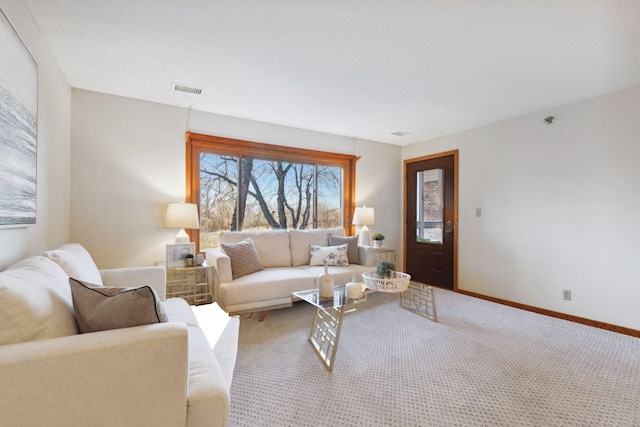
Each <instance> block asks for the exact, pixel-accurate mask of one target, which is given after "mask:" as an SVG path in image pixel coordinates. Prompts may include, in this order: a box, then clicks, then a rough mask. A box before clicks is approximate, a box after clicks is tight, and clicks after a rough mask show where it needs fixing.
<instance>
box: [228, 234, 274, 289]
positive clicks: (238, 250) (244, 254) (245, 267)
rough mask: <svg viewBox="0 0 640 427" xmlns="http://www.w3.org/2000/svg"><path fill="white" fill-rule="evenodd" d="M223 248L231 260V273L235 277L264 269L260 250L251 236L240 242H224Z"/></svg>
mask: <svg viewBox="0 0 640 427" xmlns="http://www.w3.org/2000/svg"><path fill="white" fill-rule="evenodd" d="M221 246H222V250H223V251H224V253H225V254H227V255H228V256H229V259H230V260H231V273H232V274H233V278H234V279H237V278H238V277H242V276H246V275H247V274H251V273H255V272H256V271H260V270H262V269H263V268H264V267H262V264H261V263H260V257H259V256H258V251H257V250H256V246H255V245H254V243H253V240H251V238H248V239H246V240H243V241H242V242H238V243H226V244H225V243H223V244H222V245H221Z"/></svg>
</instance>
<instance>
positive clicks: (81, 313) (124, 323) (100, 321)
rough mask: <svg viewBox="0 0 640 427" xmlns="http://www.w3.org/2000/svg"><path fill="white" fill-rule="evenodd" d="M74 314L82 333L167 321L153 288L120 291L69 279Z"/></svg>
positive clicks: (119, 289)
mask: <svg viewBox="0 0 640 427" xmlns="http://www.w3.org/2000/svg"><path fill="white" fill-rule="evenodd" d="M69 284H70V285H71V296H72V298H73V311H74V313H75V315H76V321H77V322H78V330H79V331H80V333H81V334H84V333H88V332H97V331H106V330H110V329H119V328H129V327H132V326H140V325H148V324H151V323H161V322H168V318H167V314H166V312H165V311H164V308H163V307H162V304H161V303H160V298H158V294H156V292H155V291H154V290H153V288H151V286H141V287H138V288H120V287H111V286H101V285H94V284H91V283H87V282H82V281H80V280H76V279H73V278H70V279H69Z"/></svg>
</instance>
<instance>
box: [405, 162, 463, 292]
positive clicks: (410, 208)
mask: <svg viewBox="0 0 640 427" xmlns="http://www.w3.org/2000/svg"><path fill="white" fill-rule="evenodd" d="M457 160H458V152H457V150H456V151H451V152H447V153H442V154H438V155H434V156H429V157H422V158H419V159H410V160H406V161H405V192H406V194H405V218H406V221H405V251H404V253H405V269H404V271H405V272H407V273H409V274H410V275H411V278H412V280H415V281H417V282H422V283H426V284H429V285H433V286H438V287H442V288H446V289H456V288H457V284H456V268H457V265H456V262H457V241H458V239H457V232H458V230H457V228H458V227H457V226H458V206H457V164H458V162H457Z"/></svg>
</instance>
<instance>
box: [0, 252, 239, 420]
mask: <svg viewBox="0 0 640 427" xmlns="http://www.w3.org/2000/svg"><path fill="white" fill-rule="evenodd" d="M70 276H72V277H74V278H77V279H80V280H84V281H87V282H91V283H98V284H103V285H106V286H138V285H149V286H151V287H152V288H153V289H154V290H155V291H156V293H157V295H158V297H159V299H160V300H164V297H165V271H164V268H163V267H145V268H127V269H116V270H102V271H99V270H98V269H97V267H96V266H95V263H94V262H93V260H92V259H91V256H90V255H89V253H88V252H87V251H86V250H85V249H84V248H83V247H82V246H80V245H75V244H72V245H65V246H63V247H61V248H59V249H57V250H54V251H49V252H45V253H43V254H40V255H37V256H33V257H30V258H27V259H24V260H22V261H20V262H18V263H17V264H15V265H13V266H11V267H9V268H8V269H7V270H5V271H3V272H1V273H0V425H2V426H45V425H46V426H145V427H147V426H224V425H227V423H228V418H229V388H230V385H231V379H232V375H233V368H234V365H235V358H236V352H237V340H238V327H239V320H238V318H237V317H235V318H233V317H229V316H228V315H227V314H226V313H224V312H223V311H222V310H221V309H220V308H219V307H217V306H216V305H208V306H199V307H193V308H192V307H189V306H188V305H187V304H186V302H185V301H184V300H182V299H175V298H173V299H169V300H165V301H162V302H161V305H162V307H163V309H164V311H165V312H166V315H167V317H168V320H169V321H168V322H166V323H154V324H147V325H143V326H135V327H129V328H122V329H114V330H105V331H100V332H91V333H84V334H79V333H78V326H77V322H76V318H75V316H74V311H73V303H72V296H71V291H70V285H69V277H70ZM199 322H200V324H201V325H202V327H200V326H199Z"/></svg>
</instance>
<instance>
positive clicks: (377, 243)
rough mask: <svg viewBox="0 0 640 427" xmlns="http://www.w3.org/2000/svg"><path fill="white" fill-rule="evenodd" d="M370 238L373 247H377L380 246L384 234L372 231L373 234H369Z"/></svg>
mask: <svg viewBox="0 0 640 427" xmlns="http://www.w3.org/2000/svg"><path fill="white" fill-rule="evenodd" d="M371 239H372V240H373V247H374V248H379V247H381V246H382V241H383V240H384V234H382V233H373V236H371Z"/></svg>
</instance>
